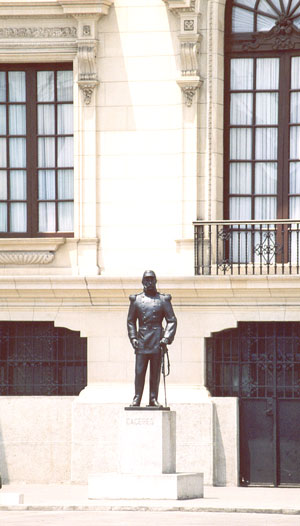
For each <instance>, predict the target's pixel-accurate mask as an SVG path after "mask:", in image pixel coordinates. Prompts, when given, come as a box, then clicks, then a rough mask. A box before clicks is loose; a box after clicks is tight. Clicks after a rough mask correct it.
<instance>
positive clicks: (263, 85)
mask: <svg viewBox="0 0 300 526" xmlns="http://www.w3.org/2000/svg"><path fill="white" fill-rule="evenodd" d="M278 79H279V58H258V59H257V61H256V89H278V87H279V83H278Z"/></svg>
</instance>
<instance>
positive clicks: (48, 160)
mask: <svg viewBox="0 0 300 526" xmlns="http://www.w3.org/2000/svg"><path fill="white" fill-rule="evenodd" d="M38 163H39V167H41V168H52V167H54V166H55V139H54V138H52V137H46V138H39V139H38Z"/></svg>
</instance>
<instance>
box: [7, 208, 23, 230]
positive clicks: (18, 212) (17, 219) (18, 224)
mask: <svg viewBox="0 0 300 526" xmlns="http://www.w3.org/2000/svg"><path fill="white" fill-rule="evenodd" d="M10 231H11V232H26V231H27V205H26V203H12V204H11V207H10Z"/></svg>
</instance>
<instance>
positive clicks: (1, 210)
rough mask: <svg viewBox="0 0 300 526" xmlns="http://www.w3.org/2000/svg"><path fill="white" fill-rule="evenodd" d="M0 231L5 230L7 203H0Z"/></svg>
mask: <svg viewBox="0 0 300 526" xmlns="http://www.w3.org/2000/svg"><path fill="white" fill-rule="evenodd" d="M0 232H7V204H6V203H0Z"/></svg>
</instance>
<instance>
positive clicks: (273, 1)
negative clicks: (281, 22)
mask: <svg viewBox="0 0 300 526" xmlns="http://www.w3.org/2000/svg"><path fill="white" fill-rule="evenodd" d="M272 4H273V5H274V6H275V7H276V8H277V11H278V13H281V12H282V8H281V3H280V0H272Z"/></svg>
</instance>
